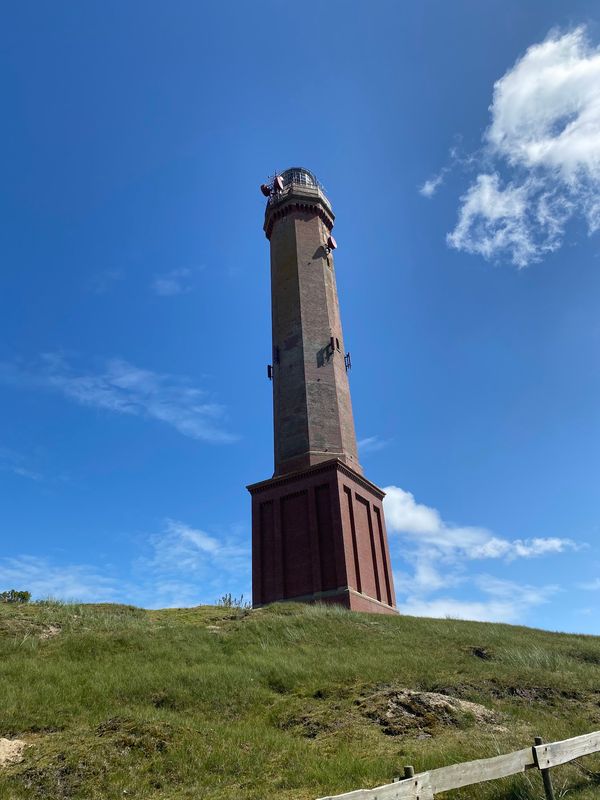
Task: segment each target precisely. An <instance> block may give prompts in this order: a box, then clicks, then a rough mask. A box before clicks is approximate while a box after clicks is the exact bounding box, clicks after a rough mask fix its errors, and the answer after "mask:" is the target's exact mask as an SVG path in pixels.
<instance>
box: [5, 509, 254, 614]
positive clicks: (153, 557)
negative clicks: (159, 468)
mask: <svg viewBox="0 0 600 800" xmlns="http://www.w3.org/2000/svg"><path fill="white" fill-rule="evenodd" d="M136 540H137V546H138V547H139V548H140V551H141V554H140V556H139V557H138V558H136V559H135V561H133V562H132V563H130V564H126V565H125V566H124V567H121V568H117V567H116V566H115V565H114V564H107V563H105V564H100V565H91V564H77V563H66V564H59V563H56V561H53V560H52V559H50V558H39V557H34V556H31V555H21V556H18V557H14V558H0V591H2V590H4V589H5V588H6V589H9V588H16V589H25V590H27V591H30V592H31V593H32V595H33V597H34V599H43V598H46V597H55V598H58V599H62V600H77V601H81V602H120V603H131V604H133V605H139V606H143V607H146V608H166V607H173V606H177V607H181V606H193V605H200V604H203V603H214V602H215V601H216V600H217V599H218V598H219V597H221V596H222V595H223V594H225V593H226V592H228V591H231V592H232V593H234V594H237V595H239V594H242V593H244V592H246V593H247V592H248V585H249V577H250V574H249V573H250V568H249V565H250V546H249V541H248V536H247V534H246V532H245V530H242V529H239V528H236V527H232V528H230V529H228V530H227V531H225V533H222V534H214V533H212V534H209V533H206V532H205V531H202V530H200V529H198V528H194V527H192V526H190V525H188V524H186V523H185V522H181V521H179V520H171V519H169V520H166V521H165V523H164V525H163V527H162V529H161V530H160V531H159V532H157V533H153V534H150V535H148V536H144V537H136Z"/></svg>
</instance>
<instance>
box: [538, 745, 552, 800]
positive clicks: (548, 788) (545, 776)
mask: <svg viewBox="0 0 600 800" xmlns="http://www.w3.org/2000/svg"><path fill="white" fill-rule="evenodd" d="M540 744H544V740H543V739H542V737H541V736H536V737H535V745H536V747H538V746H539V745H540ZM533 755H534V758H535V761H536V764H537V766H538V768H539V770H540V772H541V773H542V781H543V782H544V791H545V792H546V800H556V798H555V797H554V787H553V786H552V778H551V777H550V770H549V769H542V768H541V767H540V765H539V762H538V758H537V753H536V751H535V750H534V751H533Z"/></svg>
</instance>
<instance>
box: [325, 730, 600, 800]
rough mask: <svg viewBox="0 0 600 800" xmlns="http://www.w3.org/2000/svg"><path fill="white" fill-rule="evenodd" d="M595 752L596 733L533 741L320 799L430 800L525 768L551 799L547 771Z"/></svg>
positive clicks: (599, 738) (599, 746)
mask: <svg viewBox="0 0 600 800" xmlns="http://www.w3.org/2000/svg"><path fill="white" fill-rule="evenodd" d="M598 752H600V731H595V732H594V733H586V734H584V735H583V736H576V737H575V738H574V739H565V740H564V741H562V742H552V743H551V744H544V743H543V742H542V740H541V739H540V738H536V740H535V744H534V745H533V747H526V748H525V749H524V750H517V751H516V752H515V753H509V754H508V755H505V756H494V757H493V758H482V759H479V760H478V761H468V762H466V763H464V764H452V765H451V766H449V767H440V768H439V769H432V770H430V771H429V772H421V773H419V774H417V775H415V774H414V773H413V769H412V767H406V771H405V775H406V776H407V777H405V778H404V779H403V780H396V781H395V782H394V783H388V784H385V785H384V786H377V787H375V788H374V789H356V790H355V791H353V792H346V793H345V794H337V795H335V796H330V797H322V798H321V799H320V800H434V798H435V795H436V794H438V793H439V792H447V791H449V790H451V789H460V788H461V787H462V786H470V785H471V784H475V783H483V782H484V781H493V780H496V779H497V778H506V777H508V776H509V775H518V774H519V773H521V772H525V771H526V770H529V769H538V770H540V772H541V774H542V778H543V781H544V790H545V792H546V798H547V800H555V798H554V790H553V788H552V780H551V778H550V769H551V768H552V767H557V766H559V765H560V764H565V763H567V761H573V760H574V759H576V758H581V757H582V756H587V755H590V754H592V753H598ZM408 776H410V777H408Z"/></svg>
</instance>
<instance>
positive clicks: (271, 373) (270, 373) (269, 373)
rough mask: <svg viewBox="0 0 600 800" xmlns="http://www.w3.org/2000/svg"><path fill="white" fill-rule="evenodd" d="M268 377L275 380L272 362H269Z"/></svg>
mask: <svg viewBox="0 0 600 800" xmlns="http://www.w3.org/2000/svg"><path fill="white" fill-rule="evenodd" d="M267 378H268V379H269V380H270V381H272V380H273V367H272V366H271V364H267Z"/></svg>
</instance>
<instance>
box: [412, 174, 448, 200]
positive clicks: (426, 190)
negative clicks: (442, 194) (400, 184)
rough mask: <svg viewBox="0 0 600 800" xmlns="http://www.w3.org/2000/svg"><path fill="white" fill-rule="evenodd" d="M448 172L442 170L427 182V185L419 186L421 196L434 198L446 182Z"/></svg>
mask: <svg viewBox="0 0 600 800" xmlns="http://www.w3.org/2000/svg"><path fill="white" fill-rule="evenodd" d="M446 171H447V170H446V169H442V170H440V171H439V172H438V174H437V175H434V176H433V177H431V178H429V179H428V180H426V181H425V183H423V184H422V185H421V186H419V194H422V195H423V197H433V195H434V194H435V193H436V192H437V190H438V189H439V188H440V186H441V185H442V183H443V182H444V178H445V176H446Z"/></svg>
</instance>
